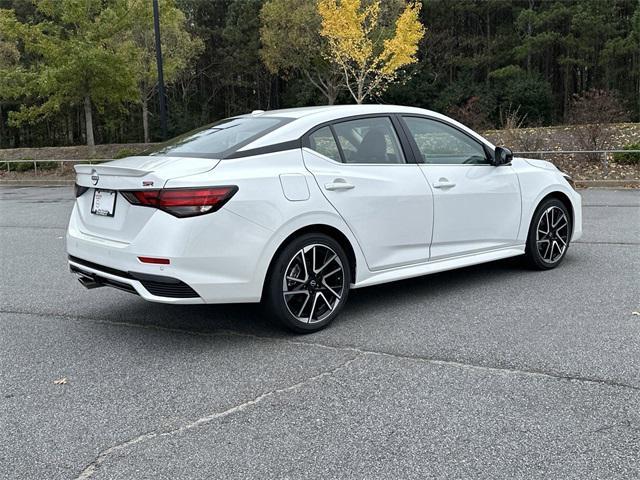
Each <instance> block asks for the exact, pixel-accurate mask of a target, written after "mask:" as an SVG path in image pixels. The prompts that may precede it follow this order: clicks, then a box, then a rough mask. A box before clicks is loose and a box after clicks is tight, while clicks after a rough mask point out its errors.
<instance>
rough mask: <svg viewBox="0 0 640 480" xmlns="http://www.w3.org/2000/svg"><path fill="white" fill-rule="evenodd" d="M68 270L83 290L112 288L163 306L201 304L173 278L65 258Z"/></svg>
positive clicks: (182, 284)
mask: <svg viewBox="0 0 640 480" xmlns="http://www.w3.org/2000/svg"><path fill="white" fill-rule="evenodd" d="M69 268H70V270H71V272H73V273H75V274H76V275H78V277H79V278H80V283H82V284H83V285H84V286H86V287H87V288H95V287H103V286H105V287H113V288H117V289H119V290H124V291H126V292H129V293H135V294H138V295H140V296H141V297H142V298H144V299H145V300H149V301H153V302H163V303H189V304H193V303H204V302H203V300H202V298H200V296H199V295H198V293H197V292H196V291H195V290H194V289H193V288H191V287H190V286H189V285H187V284H186V283H184V282H182V281H180V280H178V279H177V278H173V277H167V276H164V275H150V274H147V273H139V272H125V271H121V270H116V269H114V268H110V267H106V266H104V265H98V264H96V263H93V262H90V261H87V260H84V259H81V258H77V257H74V256H72V255H69Z"/></svg>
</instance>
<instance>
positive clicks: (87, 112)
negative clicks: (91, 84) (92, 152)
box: [84, 96, 96, 148]
mask: <svg viewBox="0 0 640 480" xmlns="http://www.w3.org/2000/svg"><path fill="white" fill-rule="evenodd" d="M84 124H85V127H86V130H87V145H88V146H89V147H92V148H93V147H94V146H95V144H96V143H95V141H94V140H93V116H92V112H91V99H90V98H89V96H85V97H84Z"/></svg>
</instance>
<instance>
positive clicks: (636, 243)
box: [571, 240, 640, 245]
mask: <svg viewBox="0 0 640 480" xmlns="http://www.w3.org/2000/svg"><path fill="white" fill-rule="evenodd" d="M571 243H582V244H585V245H640V242H593V241H589V240H587V241H584V242H583V241H582V240H576V241H575V242H571Z"/></svg>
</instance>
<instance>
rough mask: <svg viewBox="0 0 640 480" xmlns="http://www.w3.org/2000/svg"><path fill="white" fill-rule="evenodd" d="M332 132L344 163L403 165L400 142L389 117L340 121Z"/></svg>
mask: <svg viewBox="0 0 640 480" xmlns="http://www.w3.org/2000/svg"><path fill="white" fill-rule="evenodd" d="M333 129H334V131H335V132H336V136H337V137H338V142H340V147H342V152H343V154H344V161H345V163H377V164H387V163H392V164H393V163H405V159H404V154H403V153H402V148H400V141H399V140H398V136H397V135H396V131H395V129H394V128H393V124H392V123H391V119H390V118H389V117H369V118H361V119H357V120H350V121H346V122H340V123H336V124H334V125H333Z"/></svg>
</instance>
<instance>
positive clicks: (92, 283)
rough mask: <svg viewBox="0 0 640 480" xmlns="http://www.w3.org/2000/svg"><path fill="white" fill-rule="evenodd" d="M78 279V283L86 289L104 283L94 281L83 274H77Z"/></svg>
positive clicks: (100, 285)
mask: <svg viewBox="0 0 640 480" xmlns="http://www.w3.org/2000/svg"><path fill="white" fill-rule="evenodd" d="M78 281H79V282H80V284H81V285H82V286H83V287H84V288H86V289H88V290H91V289H92V288H98V287H103V286H104V285H102V283H99V282H96V281H95V280H94V279H93V278H91V277H86V276H84V275H79V276H78Z"/></svg>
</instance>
